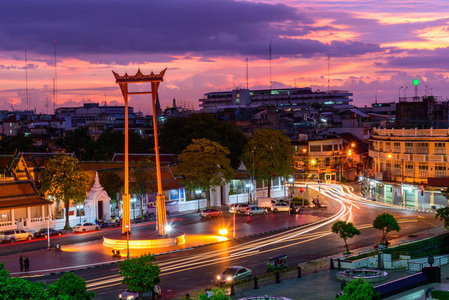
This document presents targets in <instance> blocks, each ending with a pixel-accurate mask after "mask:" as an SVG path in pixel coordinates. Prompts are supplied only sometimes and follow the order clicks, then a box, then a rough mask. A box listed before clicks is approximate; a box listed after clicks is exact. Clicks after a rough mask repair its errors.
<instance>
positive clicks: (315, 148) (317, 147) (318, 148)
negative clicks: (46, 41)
mask: <svg viewBox="0 0 449 300" xmlns="http://www.w3.org/2000/svg"><path fill="white" fill-rule="evenodd" d="M310 152H321V145H313V146H312V145H311V146H310Z"/></svg>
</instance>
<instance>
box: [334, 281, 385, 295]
mask: <svg viewBox="0 0 449 300" xmlns="http://www.w3.org/2000/svg"><path fill="white" fill-rule="evenodd" d="M335 299H338V300H380V293H379V292H378V291H376V290H375V289H374V287H372V286H371V284H369V282H366V281H365V280H363V279H361V278H359V279H356V280H354V281H352V282H351V283H349V284H347V285H346V286H345V287H344V289H343V295H341V296H340V297H338V298H335Z"/></svg>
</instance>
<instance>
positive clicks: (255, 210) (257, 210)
mask: <svg viewBox="0 0 449 300" xmlns="http://www.w3.org/2000/svg"><path fill="white" fill-rule="evenodd" d="M267 213H268V212H267V209H266V208H262V207H259V206H250V207H248V208H247V209H246V211H245V215H247V216H252V215H266V214H267Z"/></svg>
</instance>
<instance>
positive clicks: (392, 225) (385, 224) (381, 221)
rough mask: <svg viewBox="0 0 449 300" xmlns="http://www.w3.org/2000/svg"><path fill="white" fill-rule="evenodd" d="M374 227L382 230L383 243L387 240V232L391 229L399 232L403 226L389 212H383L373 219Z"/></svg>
mask: <svg viewBox="0 0 449 300" xmlns="http://www.w3.org/2000/svg"><path fill="white" fill-rule="evenodd" d="M373 227H374V228H375V229H378V230H382V240H381V243H386V242H387V234H388V233H389V232H390V231H397V232H399V231H400V230H401V227H400V226H399V224H398V222H397V221H396V219H395V218H394V217H393V216H392V215H390V214H389V213H383V214H380V215H378V216H377V217H376V218H375V219H374V221H373Z"/></svg>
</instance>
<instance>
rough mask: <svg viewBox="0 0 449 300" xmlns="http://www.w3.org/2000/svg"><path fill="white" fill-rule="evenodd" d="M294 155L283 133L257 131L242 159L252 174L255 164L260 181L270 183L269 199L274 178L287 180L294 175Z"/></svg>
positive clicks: (270, 130)
mask: <svg viewBox="0 0 449 300" xmlns="http://www.w3.org/2000/svg"><path fill="white" fill-rule="evenodd" d="M253 151H254V153H253ZM294 155H295V151H294V148H293V146H292V145H291V143H290V139H289V138H288V136H286V135H285V134H284V133H283V132H282V131H279V130H273V129H261V130H258V131H256V132H255V133H254V134H253V136H252V138H251V139H250V141H249V142H248V143H247V144H246V146H245V149H244V151H243V156H242V159H243V162H244V163H245V166H246V168H247V169H248V170H249V171H250V172H251V173H252V172H253V164H254V173H255V176H256V177H257V178H258V181H259V180H263V181H268V197H270V194H271V179H272V177H273V176H281V177H284V178H285V177H287V176H289V175H290V174H292V173H293V171H294V164H295V156H294ZM253 157H254V161H253Z"/></svg>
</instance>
